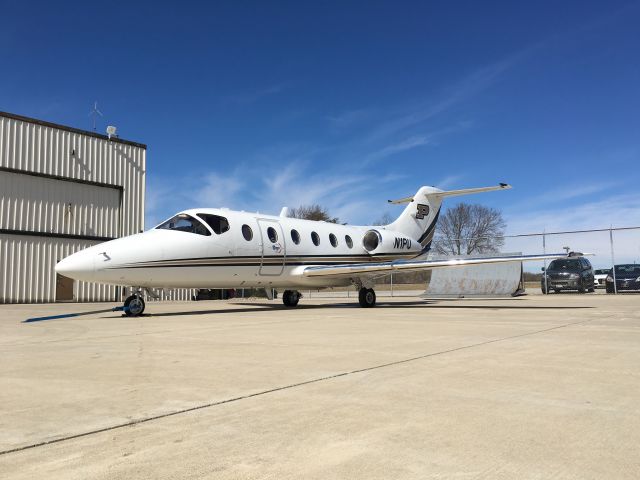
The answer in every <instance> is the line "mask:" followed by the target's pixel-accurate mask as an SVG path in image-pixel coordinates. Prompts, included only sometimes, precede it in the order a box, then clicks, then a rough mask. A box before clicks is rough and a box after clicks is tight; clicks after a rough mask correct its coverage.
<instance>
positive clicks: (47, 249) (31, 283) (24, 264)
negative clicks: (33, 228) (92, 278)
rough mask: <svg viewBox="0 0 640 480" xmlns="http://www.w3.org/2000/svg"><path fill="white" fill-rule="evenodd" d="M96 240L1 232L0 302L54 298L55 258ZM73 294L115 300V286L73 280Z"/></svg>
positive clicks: (89, 299) (90, 299)
mask: <svg viewBox="0 0 640 480" xmlns="http://www.w3.org/2000/svg"><path fill="white" fill-rule="evenodd" d="M96 243H98V242H89V241H86V240H71V239H61V238H54V237H49V238H44V237H30V236H24V235H2V234H0V303H40V302H55V300H56V274H55V272H54V270H53V267H54V266H55V264H56V263H57V262H58V260H60V259H62V258H64V257H66V256H67V255H71V254H72V253H74V252H77V251H79V250H82V249H83V248H87V247H90V246H91V245H95V244H96ZM73 295H74V298H75V299H77V300H80V301H85V302H101V301H114V300H116V295H117V292H116V287H114V286H109V285H99V284H96V283H87V282H77V281H76V282H74V287H73Z"/></svg>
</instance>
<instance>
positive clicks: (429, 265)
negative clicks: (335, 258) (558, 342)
mask: <svg viewBox="0 0 640 480" xmlns="http://www.w3.org/2000/svg"><path fill="white" fill-rule="evenodd" d="M584 255H590V254H584V253H574V252H571V253H569V254H566V253H551V254H545V255H505V256H501V257H477V258H452V259H448V260H395V261H393V262H376V263H373V262H372V263H355V264H353V263H352V264H345V265H319V266H314V267H306V268H304V269H302V271H301V274H302V275H304V276H305V277H337V276H344V277H350V276H358V275H366V274H379V273H385V272H386V273H391V272H392V271H411V270H414V271H415V270H432V269H435V268H450V267H461V266H465V265H484V264H487V263H506V262H526V261H534V260H554V259H556V258H569V257H581V256H584Z"/></svg>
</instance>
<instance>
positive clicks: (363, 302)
mask: <svg viewBox="0 0 640 480" xmlns="http://www.w3.org/2000/svg"><path fill="white" fill-rule="evenodd" d="M358 300H359V301H360V306H361V307H365V308H368V307H375V305H376V292H374V291H373V288H361V289H360V292H359V293H358Z"/></svg>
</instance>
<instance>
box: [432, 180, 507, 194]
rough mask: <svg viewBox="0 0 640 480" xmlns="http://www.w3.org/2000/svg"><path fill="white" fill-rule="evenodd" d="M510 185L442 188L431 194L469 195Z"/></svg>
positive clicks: (503, 188)
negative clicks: (457, 188) (456, 188)
mask: <svg viewBox="0 0 640 480" xmlns="http://www.w3.org/2000/svg"><path fill="white" fill-rule="evenodd" d="M510 188H511V185H509V184H507V183H501V184H500V185H497V186H495V187H480V188H465V189H463V190H444V191H440V192H435V193H433V194H432V195H435V196H437V197H457V196H460V195H470V194H472V193H482V192H493V191H494V190H509V189H510Z"/></svg>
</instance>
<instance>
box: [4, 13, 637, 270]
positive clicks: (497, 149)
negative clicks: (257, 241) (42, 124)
mask: <svg viewBox="0 0 640 480" xmlns="http://www.w3.org/2000/svg"><path fill="white" fill-rule="evenodd" d="M0 4H1V5H0V11H2V12H3V15H2V17H0V65H1V66H2V75H0V110H5V111H9V112H13V113H18V114H22V115H27V116H32V117H36V118H41V119H44V120H49V121H53V122H58V123H62V124H67V125H70V126H74V127H78V128H90V126H91V124H90V119H89V118H88V116H87V113H88V111H89V109H90V106H91V105H92V103H93V101H94V100H97V101H98V103H99V106H100V108H101V110H102V111H103V113H104V115H105V116H104V118H103V119H100V122H99V124H98V127H99V129H100V130H101V131H104V128H105V127H106V125H107V124H114V125H117V126H118V130H119V133H120V134H121V136H122V137H123V138H127V139H131V140H135V141H139V142H143V143H146V144H148V157H147V161H148V163H147V166H148V169H147V171H148V177H147V180H148V182H147V183H148V195H147V227H149V226H151V225H152V224H154V223H157V222H159V221H160V220H161V219H162V218H164V217H167V216H170V215H171V214H172V213H174V212H175V211H177V210H180V209H183V208H187V207H193V206H198V205H199V206H227V207H230V208H239V209H246V210H260V211H262V212H268V213H277V212H278V211H279V210H280V208H281V207H282V206H284V205H287V206H297V205H299V204H301V203H310V202H318V203H321V204H323V205H326V206H327V207H329V209H330V210H331V212H332V213H333V214H334V215H337V216H339V217H340V218H341V219H342V220H343V221H347V222H349V223H368V222H370V221H373V220H375V219H376V218H379V217H380V215H381V214H383V213H384V212H389V213H391V214H392V215H395V214H396V213H398V210H397V207H395V208H394V207H388V206H387V205H386V199H387V198H393V197H400V196H406V195H408V194H411V193H414V192H415V191H416V190H417V188H418V187H419V186H420V185H423V184H430V185H436V186H440V187H443V188H464V187H473V186H484V185H492V184H496V183H497V182H500V181H506V182H509V183H511V184H512V185H513V186H514V189H513V190H511V191H509V192H500V193H492V194H486V195H484V196H476V197H469V198H468V200H469V201H474V202H478V203H483V204H485V205H489V206H492V207H496V208H500V209H502V211H503V212H504V215H505V217H506V219H507V224H508V227H507V230H508V233H523V232H530V231H540V230H542V229H543V228H546V230H547V231H553V230H559V229H561V230H567V229H572V228H590V227H594V228H599V227H607V226H609V225H610V224H613V225H614V226H625V225H638V224H640V190H639V188H638V185H640V168H638V164H639V160H640V54H639V53H638V52H640V29H639V28H638V25H640V2H638V1H621V2H615V1H611V2H588V1H586V2H585V1H580V2H578V1H574V2H571V1H566V2H551V1H549V2H535V3H530V4H524V3H522V2H439V3H435V2H370V1H369V2H335V3H332V2H318V3H317V4H316V5H311V4H310V3H309V2H171V3H163V2H149V3H146V2H101V3H97V2H83V3H77V4H74V3H73V2H63V3H52V2H40V3H39V2H23V1H0ZM635 235H636V236H635V237H634V236H631V237H630V239H629V240H626V237H625V240H624V242H625V243H624V255H625V257H624V259H625V260H632V259H636V260H640V241H638V236H639V235H640V234H637V233H636V234H635ZM566 241H568V240H566ZM566 241H565V243H566ZM621 242H622V240H621ZM558 243H561V241H560V239H558ZM507 246H508V247H509V248H511V249H521V250H526V251H538V250H539V247H538V244H529V243H525V242H520V243H512V244H508V245H507ZM559 246H562V245H559ZM588 246H589V245H588ZM554 247H556V245H554V244H552V245H551V246H550V248H554ZM606 247H607V246H606V244H602V245H601V246H600V244H599V243H598V246H597V249H599V250H603V252H604V251H606ZM620 248H622V246H621V247H620ZM621 255H622V253H621ZM636 257H638V258H636Z"/></svg>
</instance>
